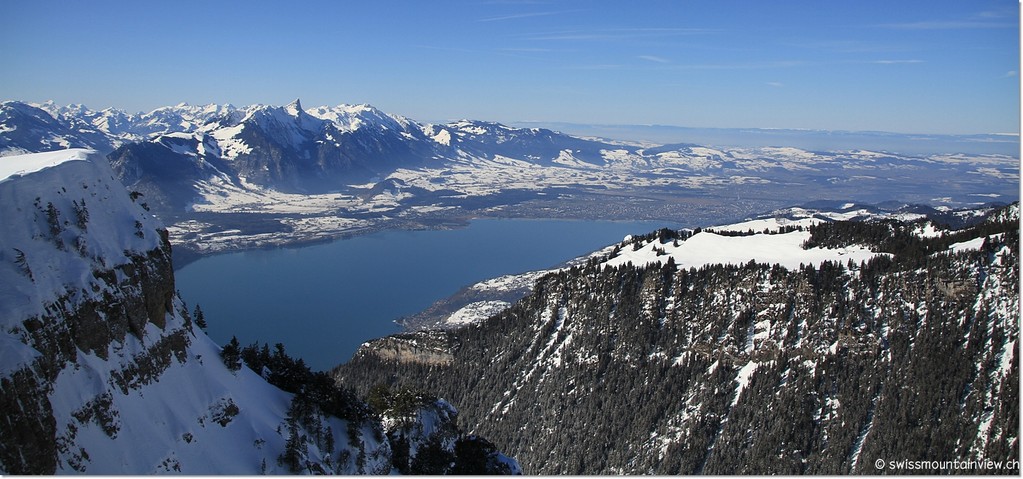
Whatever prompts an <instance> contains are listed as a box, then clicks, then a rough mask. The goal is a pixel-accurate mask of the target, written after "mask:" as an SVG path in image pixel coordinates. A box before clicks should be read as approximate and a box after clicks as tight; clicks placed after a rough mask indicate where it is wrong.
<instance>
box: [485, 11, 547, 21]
mask: <svg viewBox="0 0 1023 479" xmlns="http://www.w3.org/2000/svg"><path fill="white" fill-rule="evenodd" d="M561 13H565V12H533V13H517V14H512V15H502V16H499V17H488V18H481V19H479V21H480V22H503V21H506V20H518V19H521V18H533V17H549V16H551V15H558V14H561Z"/></svg>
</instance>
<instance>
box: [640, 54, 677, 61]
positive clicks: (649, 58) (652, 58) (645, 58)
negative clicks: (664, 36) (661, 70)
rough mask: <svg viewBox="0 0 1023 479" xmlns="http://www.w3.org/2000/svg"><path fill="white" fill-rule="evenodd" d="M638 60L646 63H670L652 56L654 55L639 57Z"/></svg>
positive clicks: (665, 59)
mask: <svg viewBox="0 0 1023 479" xmlns="http://www.w3.org/2000/svg"><path fill="white" fill-rule="evenodd" d="M639 59H640V60H646V61H650V62H654V63H671V60H668V59H667V58H663V57H658V56H654V55H640V56H639Z"/></svg>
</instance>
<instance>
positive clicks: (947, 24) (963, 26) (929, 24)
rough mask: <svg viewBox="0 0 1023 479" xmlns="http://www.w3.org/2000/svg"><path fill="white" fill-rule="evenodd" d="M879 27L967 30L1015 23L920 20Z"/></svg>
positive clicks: (1003, 26) (1013, 25)
mask: <svg viewBox="0 0 1023 479" xmlns="http://www.w3.org/2000/svg"><path fill="white" fill-rule="evenodd" d="M878 26H879V27H881V28H890V29H893V30H967V29H993V28H1012V27H1015V26H1016V25H1015V24H1012V23H1006V22H997V23H996V22H988V21H974V20H957V21H922V22H908V23H883V24H881V25H878Z"/></svg>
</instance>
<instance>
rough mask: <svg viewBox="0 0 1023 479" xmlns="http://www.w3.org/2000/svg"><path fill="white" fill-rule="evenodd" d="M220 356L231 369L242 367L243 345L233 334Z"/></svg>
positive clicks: (235, 369)
mask: <svg viewBox="0 0 1023 479" xmlns="http://www.w3.org/2000/svg"><path fill="white" fill-rule="evenodd" d="M220 357H221V359H223V360H224V365H225V366H227V369H230V370H231V371H237V370H238V369H240V368H241V367H242V357H241V346H240V345H239V344H238V338H236V337H234V336H231V341H230V342H229V343H227V345H226V346H224V348H223V349H222V350H221V351H220Z"/></svg>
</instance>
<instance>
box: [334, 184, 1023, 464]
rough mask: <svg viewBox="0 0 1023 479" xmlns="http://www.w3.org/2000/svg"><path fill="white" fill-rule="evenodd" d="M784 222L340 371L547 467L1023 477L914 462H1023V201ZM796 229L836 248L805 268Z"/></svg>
mask: <svg viewBox="0 0 1023 479" xmlns="http://www.w3.org/2000/svg"><path fill="white" fill-rule="evenodd" d="M764 226H765V222H764V221H759V222H751V223H749V224H744V225H740V226H737V227H735V228H719V229H716V230H715V233H708V232H706V231H700V232H693V231H681V232H673V231H669V230H662V231H660V232H657V233H655V234H651V235H647V236H644V237H636V238H632V239H631V240H630V241H628V242H626V243H624V244H622V245H620V246H619V247H618V248H614V249H613V250H612V251H610V252H609V254H607V255H606V256H604V257H594V258H592V259H590V260H589V261H588V262H587V263H586V264H585V265H578V266H575V267H572V268H569V269H565V270H561V271H558V272H555V273H552V274H549V275H547V276H544V277H543V278H541V279H540V280H539V281H537V283H536V284H535V286H534V288H533V292H532V293H531V294H530V295H529V296H527V297H526V298H525V299H523V300H521V301H519V302H517V303H516V304H514V305H512V306H511V307H509V308H508V309H506V310H505V311H503V312H501V313H499V314H496V315H494V316H492V317H490V318H488V319H486V320H483V321H482V322H480V323H478V324H473V325H470V326H467V327H464V328H461V329H456V330H453V331H449V332H430V333H427V332H423V333H409V334H404V335H400V336H396V337H393V338H387V339H384V340H380V341H376V342H371V343H370V344H368V345H367V346H365V347H364V348H363V349H362V350H360V352H359V353H357V354H356V356H355V357H354V358H353V360H352V361H350V362H349V363H347V364H344V365H342V366H339V367H338V368H337V370H336V371H335V376H336V377H337V378H340V379H341V380H342V381H346V382H350V383H357V384H373V383H376V382H383V383H386V384H394V385H407V386H411V387H422V386H423V385H431V387H433V388H434V389H433V390H435V391H437V392H438V393H440V394H444V395H445V397H449V398H452V399H453V400H454V401H456V402H457V403H458V404H460V405H461V406H462V407H463V414H464V418H463V419H464V420H465V421H466V424H468V426H469V427H470V428H471V429H472V430H473V431H474V432H477V433H480V434H484V435H486V436H487V437H488V438H490V439H491V440H493V441H494V442H495V444H496V445H497V446H498V447H500V448H502V449H503V450H507V451H509V452H510V453H512V454H514V455H516V457H517V458H518V459H519V460H520V461H522V464H523V467H524V469H525V470H527V471H529V472H530V473H542V474H607V473H619V474H621V473H658V474H679V473H682V474H697V473H706V474H736V473H738V474H744V473H756V474H848V473H868V474H876V473H884V472H889V473H891V472H898V469H897V468H899V467H918V468H917V469H915V470H912V471H907V472H916V473H920V472H924V473H937V472H942V471H944V472H959V473H962V472H972V473H978V472H998V473H1003V474H1004V473H1014V474H1018V473H1019V469H1018V462H1016V463H1015V469H1011V470H1008V469H1002V470H994V471H991V470H990V469H985V470H981V469H978V466H977V464H978V462H974V463H972V464H973V465H972V466H969V465H968V466H966V467H970V469H965V468H960V469H952V468H951V467H950V466H947V464H946V466H945V469H940V468H941V467H942V466H940V465H935V464H932V463H929V462H927V463H910V464H911V465H910V466H905V464H907V463H906V462H905V461H907V460H908V461H952V460H957V461H981V460H988V459H990V460H992V461H1002V462H1001V464H1003V465H1004V464H1005V462H1004V461H1008V460H1012V459H1018V458H1019V408H1020V400H1019V389H1018V385H1019V338H1020V336H1019V334H1020V333H1019V209H1018V204H1015V205H1012V206H1011V207H1009V208H1008V209H1006V210H1004V211H1002V212H999V213H997V214H994V215H991V216H990V217H989V218H988V219H987V220H986V221H983V222H981V223H979V224H977V225H975V226H972V227H969V228H965V229H962V230H955V231H953V230H947V229H944V228H942V227H940V226H939V225H935V224H934V223H931V222H927V221H924V222H919V221H918V222H915V223H903V222H900V221H897V220H891V219H880V220H873V221H837V222H807V223H806V224H788V225H786V226H782V225H777V224H776V225H775V227H774V228H772V229H773V231H772V233H773V234H769V233H768V232H764V231H762V230H763V229H764ZM796 235H798V239H799V242H796V243H795V244H796V245H799V244H800V243H801V244H802V246H803V248H805V250H804V253H806V254H807V258H809V257H811V256H813V251H814V250H818V251H821V252H824V251H830V252H831V253H830V254H831V255H833V256H832V257H827V258H825V257H821V256H817V258H816V259H809V260H807V259H804V260H803V261H802V262H803V264H802V265H801V264H800V260H799V258H798V256H793V255H792V254H791V252H786V251H788V250H787V249H786V248H788V247H789V246H784V245H783V246H781V247H778V246H777V245H778V244H779V243H781V244H787V243H788V240H787V239H786V238H788V239H793V238H797V236H796ZM707 240H713V241H709V242H708V241H707ZM783 240H785V241H783ZM701 241H702V242H703V243H695V242H701ZM731 241H736V242H740V241H744V242H745V243H743V244H742V245H739V243H731ZM687 244H692V245H694V246H690V247H689V248H698V249H700V250H701V251H703V252H704V253H707V254H710V253H713V254H717V255H718V256H715V257H712V258H709V259H708V258H706V257H705V256H699V257H697V256H691V255H690V254H689V252H690V251H691V249H687V246H686V245H687ZM756 245H761V247H762V248H761V249H760V250H757V249H756V247H755V246H756ZM772 245H773V246H772ZM719 246H720V247H721V248H718V247H719ZM750 247H753V251H760V252H759V253H757V252H754V253H753V255H754V256H756V255H760V258H761V259H759V260H757V261H754V260H752V258H749V257H748V256H747V257H746V258H743V257H742V251H746V250H748V248H750ZM729 248H731V249H729ZM798 249H799V248H797V250H798ZM867 250H870V251H867ZM715 252H716V253H715ZM730 252H731V253H730ZM729 254H730V255H731V256H729ZM864 254H865V255H864ZM772 255H774V256H772ZM747 258H749V259H747ZM773 260H777V261H782V262H783V264H786V266H781V265H777V264H775V265H771V264H770V263H765V262H761V261H767V262H773ZM437 358H442V359H443V360H437ZM879 461H880V462H879ZM899 461H902V462H899ZM899 464H902V466H899ZM963 464H969V463H963Z"/></svg>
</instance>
